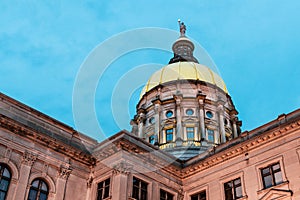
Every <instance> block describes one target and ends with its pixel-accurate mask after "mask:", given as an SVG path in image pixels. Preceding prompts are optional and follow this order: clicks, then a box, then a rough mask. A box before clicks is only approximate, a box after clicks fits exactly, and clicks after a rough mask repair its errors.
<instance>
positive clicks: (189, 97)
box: [0, 23, 300, 200]
mask: <svg viewBox="0 0 300 200" xmlns="http://www.w3.org/2000/svg"><path fill="white" fill-rule="evenodd" d="M185 30H186V27H185V25H184V24H183V23H180V31H181V38H179V40H177V41H176V42H175V46H174V47H173V50H174V58H173V59H171V61H170V64H169V65H168V66H167V67H171V68H172V67H174V66H175V68H176V67H177V66H178V68H177V69H179V68H180V66H179V65H181V64H180V63H181V62H182V63H183V64H182V65H184V66H185V67H186V68H184V69H190V70H193V69H195V73H196V72H197V69H198V68H202V69H204V70H208V72H209V73H208V74H210V75H207V76H206V77H204V78H203V77H202V80H200V79H198V78H186V79H185V77H183V78H180V77H177V76H175V80H172V81H170V80H169V79H168V80H169V81H165V82H164V84H161V83H160V82H158V84H156V83H155V84H154V86H153V85H152V86H151V88H150V87H149V88H146V90H145V91H144V93H143V95H142V97H141V100H140V102H139V103H138V105H137V115H136V116H135V118H134V119H133V120H132V122H131V123H132V127H133V130H132V132H127V131H125V130H124V131H120V132H119V133H116V134H115V135H113V136H111V137H110V138H108V139H107V140H105V141H102V142H100V143H99V142H97V141H96V140H94V139H92V138H90V137H88V136H86V135H84V134H82V133H80V132H78V131H76V130H74V129H73V128H71V127H69V126H67V125H65V124H63V123H61V122H59V121H57V120H55V119H53V118H51V117H49V116H47V115H45V114H43V113H41V112H39V111H37V110H34V109H33V108H30V107H28V106H26V105H24V104H22V103H20V102H18V101H16V100H14V99H12V98H10V97H8V96H6V95H4V94H2V93H0V200H2V199H3V200H4V199H6V200H22V199H29V200H36V199H41V200H44V199H45V200H46V199H48V200H54V199H55V200H96V199H97V200H101V199H105V200H159V199H160V200H164V199H166V200H204V199H209V200H230V199H243V200H246V199H247V200H272V199H278V200H279V199H282V200H287V199H289V200H299V199H300V110H296V111H294V112H291V113H289V114H282V115H280V116H278V118H277V119H275V120H273V121H271V122H269V123H267V124H264V125H262V126H260V127H258V128H256V129H254V130H252V131H250V132H248V131H245V132H241V131H240V126H241V122H240V121H239V120H238V118H237V114H238V113H237V111H236V109H235V107H234V105H233V103H232V101H231V97H230V96H229V95H228V93H227V90H226V87H225V85H224V83H223V82H222V79H220V77H218V76H216V75H215V76H212V72H211V71H209V69H206V68H203V67H202V66H200V65H199V64H198V63H197V62H198V61H197V59H196V58H194V57H193V52H192V51H193V48H194V46H193V44H192V43H191V42H190V41H189V40H188V39H187V38H185ZM181 47H182V48H181ZM186 51H188V52H186ZM190 62H193V63H195V64H192V65H193V67H191V66H189V63H190ZM197 67H198V68H197ZM175 68H174V69H175ZM179 71H180V70H179ZM161 73H162V72H161ZM197 73H198V72H197ZM188 76H189V75H188ZM159 77H162V76H159ZM190 77H193V74H192V76H190ZM209 77H212V79H209ZM205 78H206V79H205ZM148 86H150V85H148ZM223 86H224V87H223ZM169 111H171V113H172V114H171V115H168V112H169ZM209 112H210V113H209ZM211 114H212V115H211ZM214 116H215V117H214ZM152 120H153V121H152ZM226 122H227V123H226ZM189 127H191V128H193V129H191V130H193V132H192V133H193V134H190V135H189V133H188V132H189V131H191V130H189V129H187V128H189ZM169 129H172V131H173V132H171V134H172V135H171V136H172V137H171V136H170V137H169V138H168V136H166V134H167V132H166V131H167V130H169ZM209 129H212V130H215V131H214V132H213V133H214V135H213V137H212V136H210V135H209V132H208V130H209ZM191 135H192V137H190V136H191ZM152 136H156V137H153V138H151V137H152ZM210 137H211V138H212V139H211V138H210ZM152 139H153V140H152Z"/></svg>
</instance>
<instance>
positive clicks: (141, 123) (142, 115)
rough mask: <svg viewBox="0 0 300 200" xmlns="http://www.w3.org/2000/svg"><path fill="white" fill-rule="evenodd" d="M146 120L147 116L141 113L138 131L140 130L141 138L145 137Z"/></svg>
mask: <svg viewBox="0 0 300 200" xmlns="http://www.w3.org/2000/svg"><path fill="white" fill-rule="evenodd" d="M144 119H145V114H144V113H139V117H138V129H139V134H138V136H139V137H140V138H143V137H144V131H143V129H144Z"/></svg>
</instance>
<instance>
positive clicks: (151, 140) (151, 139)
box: [149, 135, 155, 144]
mask: <svg viewBox="0 0 300 200" xmlns="http://www.w3.org/2000/svg"><path fill="white" fill-rule="evenodd" d="M149 143H150V144H154V143H155V135H151V136H150V137H149Z"/></svg>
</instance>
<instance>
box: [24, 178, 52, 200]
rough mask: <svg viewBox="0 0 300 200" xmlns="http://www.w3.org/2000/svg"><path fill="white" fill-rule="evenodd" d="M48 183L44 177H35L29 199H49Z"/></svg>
mask: <svg viewBox="0 0 300 200" xmlns="http://www.w3.org/2000/svg"><path fill="white" fill-rule="evenodd" d="M48 193H49V190H48V185H47V183H46V182H45V181H43V180H42V179H39V178H37V179H34V180H33V181H32V183H31V186H30V191H29V195H28V200H47V198H48Z"/></svg>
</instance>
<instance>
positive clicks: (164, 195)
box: [160, 190, 166, 200]
mask: <svg viewBox="0 0 300 200" xmlns="http://www.w3.org/2000/svg"><path fill="white" fill-rule="evenodd" d="M165 199H166V192H165V191H164V190H160V200H165Z"/></svg>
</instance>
